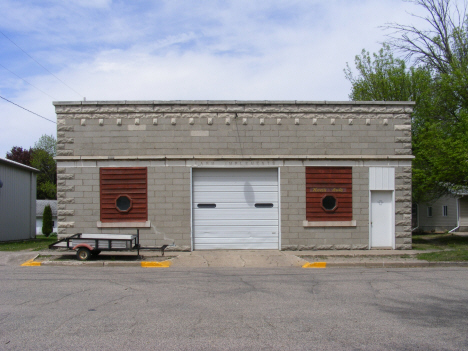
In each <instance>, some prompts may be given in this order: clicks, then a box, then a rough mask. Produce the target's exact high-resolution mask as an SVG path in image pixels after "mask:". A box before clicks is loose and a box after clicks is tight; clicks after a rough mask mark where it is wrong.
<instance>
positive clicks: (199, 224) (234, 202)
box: [192, 169, 279, 250]
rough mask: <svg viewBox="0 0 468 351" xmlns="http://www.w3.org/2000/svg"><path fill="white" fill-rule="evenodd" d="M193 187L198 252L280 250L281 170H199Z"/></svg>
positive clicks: (195, 175)
mask: <svg viewBox="0 0 468 351" xmlns="http://www.w3.org/2000/svg"><path fill="white" fill-rule="evenodd" d="M192 184H193V193H192V200H193V204H192V206H193V241H194V249H195V250H208V249H278V245H279V203H278V200H279V198H278V170H277V169H195V170H193V181H192ZM199 204H205V205H209V204H212V205H213V206H214V205H216V207H215V208H206V207H205V208H203V207H198V205H199ZM255 204H257V207H255ZM262 204H263V206H269V205H271V207H259V206H262Z"/></svg>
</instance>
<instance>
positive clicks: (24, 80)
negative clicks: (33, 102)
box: [0, 63, 57, 100]
mask: <svg viewBox="0 0 468 351" xmlns="http://www.w3.org/2000/svg"><path fill="white" fill-rule="evenodd" d="M0 66H2V67H3V68H5V69H6V70H7V71H8V72H10V73H11V74H13V75H15V76H16V77H18V78H19V79H21V80H22V81H23V82H25V83H27V84H29V85H30V86H32V87H33V88H35V89H37V90H39V91H40V92H41V93H43V94H45V95H47V96H48V97H50V98H52V99H54V100H57V99H56V98H54V97H53V96H52V95H49V94H47V93H46V92H45V91H43V90H41V89H39V88H38V87H36V86H35V85H33V84H31V83H29V82H28V81H27V80H26V79H24V78H21V77H20V76H19V75H17V74H16V73H15V72H13V71H11V70H9V69H8V68H6V67H5V66H4V65H2V64H1V63H0Z"/></svg>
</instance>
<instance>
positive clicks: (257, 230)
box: [197, 225, 278, 238]
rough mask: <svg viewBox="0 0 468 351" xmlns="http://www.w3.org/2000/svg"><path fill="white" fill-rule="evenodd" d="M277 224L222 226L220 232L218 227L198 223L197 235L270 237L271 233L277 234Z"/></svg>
mask: <svg viewBox="0 0 468 351" xmlns="http://www.w3.org/2000/svg"><path fill="white" fill-rule="evenodd" d="M277 231H278V226H277V225H276V226H269V227H268V226H259V227H247V226H231V227H228V228H223V231H222V232H220V231H219V230H218V227H216V226H209V225H200V226H199V227H198V228H197V237H204V238H208V237H210V238H218V237H223V236H233V237H237V238H248V237H250V236H258V237H271V236H272V235H273V234H272V233H276V234H277Z"/></svg>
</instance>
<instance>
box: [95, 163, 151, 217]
mask: <svg viewBox="0 0 468 351" xmlns="http://www.w3.org/2000/svg"><path fill="white" fill-rule="evenodd" d="M99 171H100V172H99V173H100V199H101V201H100V203H101V222H136V221H138V222H141V221H147V220H148V188H147V183H148V182H147V179H148V174H147V169H146V168H145V167H119V168H114V167H109V168H101V169H100V170H99ZM121 195H127V196H128V197H130V198H131V199H132V203H133V204H132V208H131V210H130V211H128V212H120V211H119V210H117V208H116V207H115V200H116V199H117V198H118V197H119V196H121Z"/></svg>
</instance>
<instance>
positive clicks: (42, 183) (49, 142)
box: [31, 135, 57, 199]
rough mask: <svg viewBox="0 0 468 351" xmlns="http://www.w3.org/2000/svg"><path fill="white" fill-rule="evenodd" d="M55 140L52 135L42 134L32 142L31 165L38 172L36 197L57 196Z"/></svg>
mask: <svg viewBox="0 0 468 351" xmlns="http://www.w3.org/2000/svg"><path fill="white" fill-rule="evenodd" d="M56 144H57V142H56V140H55V138H54V137H53V136H51V135H50V136H49V135H43V136H41V138H40V139H39V140H38V141H37V142H36V143H35V144H34V149H33V152H32V156H31V166H32V167H34V168H37V169H38V170H39V171H40V173H39V174H38V176H37V198H38V199H56V198H57V164H56V162H55V160H54V156H55V152H56Z"/></svg>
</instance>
